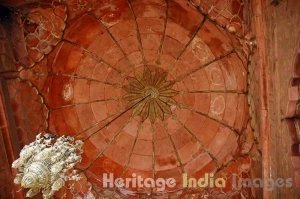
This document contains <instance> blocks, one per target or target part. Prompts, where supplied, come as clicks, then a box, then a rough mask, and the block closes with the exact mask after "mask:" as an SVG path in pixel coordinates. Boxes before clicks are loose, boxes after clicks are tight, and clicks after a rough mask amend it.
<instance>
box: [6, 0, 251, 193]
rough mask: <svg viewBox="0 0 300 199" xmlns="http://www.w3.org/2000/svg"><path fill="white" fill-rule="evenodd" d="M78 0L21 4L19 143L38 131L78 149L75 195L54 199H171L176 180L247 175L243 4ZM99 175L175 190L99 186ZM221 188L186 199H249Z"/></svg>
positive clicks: (14, 84) (14, 87) (16, 95)
mask: <svg viewBox="0 0 300 199" xmlns="http://www.w3.org/2000/svg"><path fill="white" fill-rule="evenodd" d="M80 2H81V3H80ZM80 2H77V1H75V0H72V1H67V2H66V3H47V2H43V3H34V4H29V5H26V6H25V7H20V8H19V10H20V12H19V13H18V17H19V19H20V21H21V23H22V24H23V25H24V26H23V30H24V42H25V44H26V45H25V46H23V47H22V49H23V53H20V51H19V55H18V57H19V60H17V61H18V67H20V72H19V74H18V79H19V81H11V82H10V85H9V86H10V92H11V96H12V97H11V100H12V103H13V104H14V112H15V118H16V120H17V125H18V129H19V133H20V135H21V137H22V142H23V143H28V142H29V141H31V140H32V139H33V138H34V135H35V133H34V132H37V131H41V130H45V131H51V132H53V133H55V134H56V135H58V136H61V135H71V136H74V137H75V138H77V139H82V140H84V142H85V144H84V153H83V161H82V162H81V164H80V165H78V169H79V170H80V171H81V175H82V176H83V177H84V178H83V180H82V181H80V182H79V184H78V185H76V186H78V187H80V191H78V189H70V188H69V189H68V188H65V189H63V190H62V191H61V192H60V193H59V194H61V195H59V196H58V197H60V196H62V195H67V196H68V195H70V194H71V195H72V194H73V195H76V194H77V195H78V194H79V195H80V194H94V196H95V197H96V198H97V194H98V197H100V196H99V194H100V195H106V196H103V197H108V198H109V197H110V196H109V195H110V194H113V195H114V194H115V195H118V196H111V197H112V198H114V197H115V198H117V197H125V196H126V197H127V198H137V197H138V195H139V197H140V198H144V197H149V195H150V197H153V198H155V197H157V198H167V197H176V198H178V197H179V196H181V197H184V196H185V195H186V194H188V193H190V192H191V190H186V188H184V187H183V184H182V175H183V173H187V174H188V175H189V176H192V177H196V178H200V177H203V175H204V174H205V173H210V172H213V173H216V175H217V176H223V177H224V176H226V177H228V179H229V176H230V175H231V173H238V174H239V175H240V177H247V176H249V175H250V174H249V172H248V170H249V168H250V165H251V158H250V157H249V156H248V153H249V150H250V149H251V148H252V144H251V143H252V142H253V138H252V137H251V136H252V130H251V127H250V126H249V120H250V117H249V111H248V102H247V64H248V58H249V53H250V50H249V48H248V46H247V40H246V39H244V36H245V32H246V31H247V25H246V22H245V18H246V17H245V13H246V12H247V10H246V8H247V6H246V3H245V2H244V1H233V0H232V1H228V2H226V3H225V2H223V1H207V3H202V1H195V0H194V1H191V2H188V1H183V0H168V1H164V0H130V1H126V0H105V1H93V0H89V1H80ZM22 34H23V33H22ZM26 90H28V92H27V91H26ZM19 101H22V104H20V103H19ZM28 107H30V111H28V110H27V109H28ZM26 110H27V111H26ZM249 139H250V141H249ZM247 169H248V170H247ZM105 173H113V174H114V176H115V178H117V177H122V178H126V177H131V176H132V174H137V175H140V176H143V177H144V178H146V177H150V178H154V179H158V178H175V179H176V182H177V184H176V186H175V187H173V188H167V190H166V191H164V192H162V193H161V192H158V190H156V189H150V188H148V189H147V188H139V189H137V188H128V189H112V190H103V186H102V176H103V174H105ZM228 186H230V185H228ZM229 189H230V188H228V187H227V190H218V189H212V190H193V191H192V193H193V194H196V193H199V192H200V193H202V194H203V193H204V192H205V193H210V194H213V193H212V192H214V193H215V194H216V195H218V194H220V193H223V194H225V193H227V194H231V195H230V196H236V197H237V198H239V197H241V194H244V195H245V194H248V196H249V198H250V195H251V192H250V191H249V190H244V189H242V190H238V191H232V190H229ZM70 190H71V191H70ZM74 190H75V191H74ZM227 196H229V195H227ZM227 196H226V197H227Z"/></svg>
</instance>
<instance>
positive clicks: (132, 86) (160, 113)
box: [124, 67, 178, 123]
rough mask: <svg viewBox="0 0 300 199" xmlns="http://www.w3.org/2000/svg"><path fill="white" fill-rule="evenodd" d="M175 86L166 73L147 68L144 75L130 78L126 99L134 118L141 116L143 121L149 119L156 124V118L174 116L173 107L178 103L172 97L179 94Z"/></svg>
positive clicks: (126, 87) (126, 88)
mask: <svg viewBox="0 0 300 199" xmlns="http://www.w3.org/2000/svg"><path fill="white" fill-rule="evenodd" d="M173 85H174V81H168V80H167V73H166V72H165V71H163V70H161V69H158V68H154V69H150V68H148V67H145V69H144V70H143V73H142V74H140V75H135V77H129V78H128V85H127V86H125V87H124V89H125V90H126V91H127V94H126V95H125V96H124V98H125V99H126V100H127V101H128V102H129V106H130V107H132V108H133V115H134V116H136V115H139V116H140V117H141V119H142V121H145V120H146V119H147V118H149V119H150V121H151V122H152V123H154V122H155V120H156V118H159V119H161V120H163V119H164V117H165V114H172V111H171V106H172V105H174V104H175V103H176V102H175V100H174V99H173V98H172V97H174V96H175V95H177V94H178V91H176V90H174V89H172V87H173Z"/></svg>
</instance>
